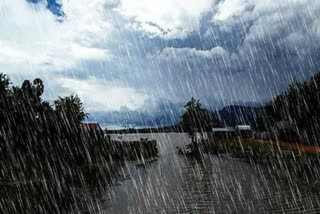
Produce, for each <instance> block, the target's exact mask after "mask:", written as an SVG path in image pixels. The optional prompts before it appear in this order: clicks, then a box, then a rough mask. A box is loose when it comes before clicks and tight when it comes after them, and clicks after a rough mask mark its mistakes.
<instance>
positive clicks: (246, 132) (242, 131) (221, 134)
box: [208, 125, 252, 139]
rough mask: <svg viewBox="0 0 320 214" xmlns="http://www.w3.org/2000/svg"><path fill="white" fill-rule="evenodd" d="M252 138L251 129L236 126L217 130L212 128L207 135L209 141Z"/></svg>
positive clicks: (245, 126)
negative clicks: (239, 137)
mask: <svg viewBox="0 0 320 214" xmlns="http://www.w3.org/2000/svg"><path fill="white" fill-rule="evenodd" d="M237 136H241V137H245V138H249V137H252V128H251V126H250V125H236V126H226V127H219V128H212V130H211V132H209V133H208V138H209V139H219V138H232V137H237Z"/></svg>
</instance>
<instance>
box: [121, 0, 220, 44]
mask: <svg viewBox="0 0 320 214" xmlns="http://www.w3.org/2000/svg"><path fill="white" fill-rule="evenodd" d="M120 2H121V6H120V7H119V9H118V11H119V12H120V13H121V14H122V15H124V16H127V17H130V18H132V19H133V23H132V24H131V25H130V26H131V27H132V28H133V29H135V30H139V31H142V32H145V33H147V34H148V35H150V36H159V37H162V38H166V39H171V38H185V37H186V36H187V35H189V34H190V33H191V32H193V31H197V30H199V26H200V19H201V17H202V15H203V13H204V12H205V11H207V10H209V9H210V8H211V6H212V5H213V4H214V2H215V0H184V1H180V0H137V1H133V0H120Z"/></svg>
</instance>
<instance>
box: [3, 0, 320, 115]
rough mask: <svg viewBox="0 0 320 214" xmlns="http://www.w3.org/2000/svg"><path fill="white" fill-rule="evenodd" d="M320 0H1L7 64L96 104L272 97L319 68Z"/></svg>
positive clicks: (9, 69) (52, 92)
mask: <svg viewBox="0 0 320 214" xmlns="http://www.w3.org/2000/svg"><path fill="white" fill-rule="evenodd" d="M319 57H320V1H316V0H281V1H280V0H279V1H275V0H184V1H182V0H1V1H0V72H3V73H6V74H8V75H9V76H10V77H11V79H12V81H13V83H14V84H20V83H21V82H22V81H23V80H24V79H26V78H28V79H33V78H35V77H40V78H42V79H43V80H44V81H45V84H46V94H45V96H46V98H47V99H49V100H52V99H54V98H56V97H57V96H63V95H68V94H70V93H76V94H78V95H79V96H80V97H81V98H82V100H83V101H84V102H85V104H86V106H87V109H88V111H91V112H95V111H113V110H119V109H120V108H121V107H124V106H125V107H127V108H129V109H137V108H139V107H140V106H141V105H142V104H143V103H144V102H145V101H146V100H148V99H150V98H151V99H157V98H167V99H169V100H172V101H174V102H181V101H186V100H187V99H189V98H190V97H191V96H195V97H199V98H201V99H203V100H209V101H210V102H212V103H213V104H214V102H215V101H219V102H221V101H222V102H224V103H226V104H227V103H232V102H238V101H244V102H260V101H266V100H268V99H270V98H271V97H273V96H274V95H276V94H278V93H280V92H281V91H283V90H284V89H285V88H286V86H287V84H288V83H289V82H290V81H292V80H293V79H299V80H304V79H307V78H309V77H310V76H311V75H312V74H314V73H315V72H317V71H320V66H319V61H320V60H319Z"/></svg>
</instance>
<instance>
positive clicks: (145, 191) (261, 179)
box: [95, 134, 320, 214]
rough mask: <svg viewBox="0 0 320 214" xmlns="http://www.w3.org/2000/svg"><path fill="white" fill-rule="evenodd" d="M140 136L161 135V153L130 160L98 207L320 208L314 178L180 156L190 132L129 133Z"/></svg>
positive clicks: (182, 209)
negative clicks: (156, 156)
mask: <svg viewBox="0 0 320 214" xmlns="http://www.w3.org/2000/svg"><path fill="white" fill-rule="evenodd" d="M140 137H141V138H146V137H148V138H152V139H156V140H157V141H158V145H159V151H160V157H159V159H158V160H156V161H149V162H146V163H145V164H139V163H135V162H128V163H126V164H125V167H124V168H123V176H122V177H123V179H121V180H120V181H118V182H116V183H115V184H114V185H113V186H112V187H111V190H109V191H108V193H105V195H102V196H100V197H102V198H100V199H99V198H97V201H99V203H98V202H97V203H98V206H97V208H96V211H95V212H96V213H132V214H135V213H244V214H245V213H301V212H303V213H320V193H319V190H317V189H318V188H317V186H319V185H317V184H319V183H317V182H314V180H313V181H312V182H311V181H307V180H305V179H301V178H299V177H295V176H290V175H288V174H287V173H286V171H285V170H279V169H271V168H268V167H267V166H263V165H255V164H251V163H249V162H245V161H239V160H234V159H227V158H220V157H218V156H214V155H205V157H204V159H203V160H195V159H190V158H186V157H183V156H179V155H177V154H176V146H179V145H185V144H187V143H189V138H188V136H187V135H186V134H153V135H150V134H141V135H126V136H124V138H127V139H132V140H133V139H139V138H140ZM112 138H117V136H115V135H113V136H112Z"/></svg>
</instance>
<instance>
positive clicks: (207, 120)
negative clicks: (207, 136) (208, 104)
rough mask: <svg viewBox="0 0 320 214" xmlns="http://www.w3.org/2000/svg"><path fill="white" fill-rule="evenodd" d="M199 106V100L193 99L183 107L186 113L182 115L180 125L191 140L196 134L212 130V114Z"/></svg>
mask: <svg viewBox="0 0 320 214" xmlns="http://www.w3.org/2000/svg"><path fill="white" fill-rule="evenodd" d="M201 106H202V105H201V103H200V100H199V99H198V100H196V99H194V98H193V97H192V98H191V100H190V101H189V102H187V103H186V104H185V106H184V108H185V109H186V112H185V113H184V114H183V115H182V117H181V121H180V124H182V127H183V128H184V130H186V131H188V133H189V134H190V135H191V136H192V138H194V135H195V133H196V132H200V133H203V132H206V131H208V130H209V129H210V128H212V122H213V114H212V112H211V111H210V110H208V109H205V108H202V107H201Z"/></svg>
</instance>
